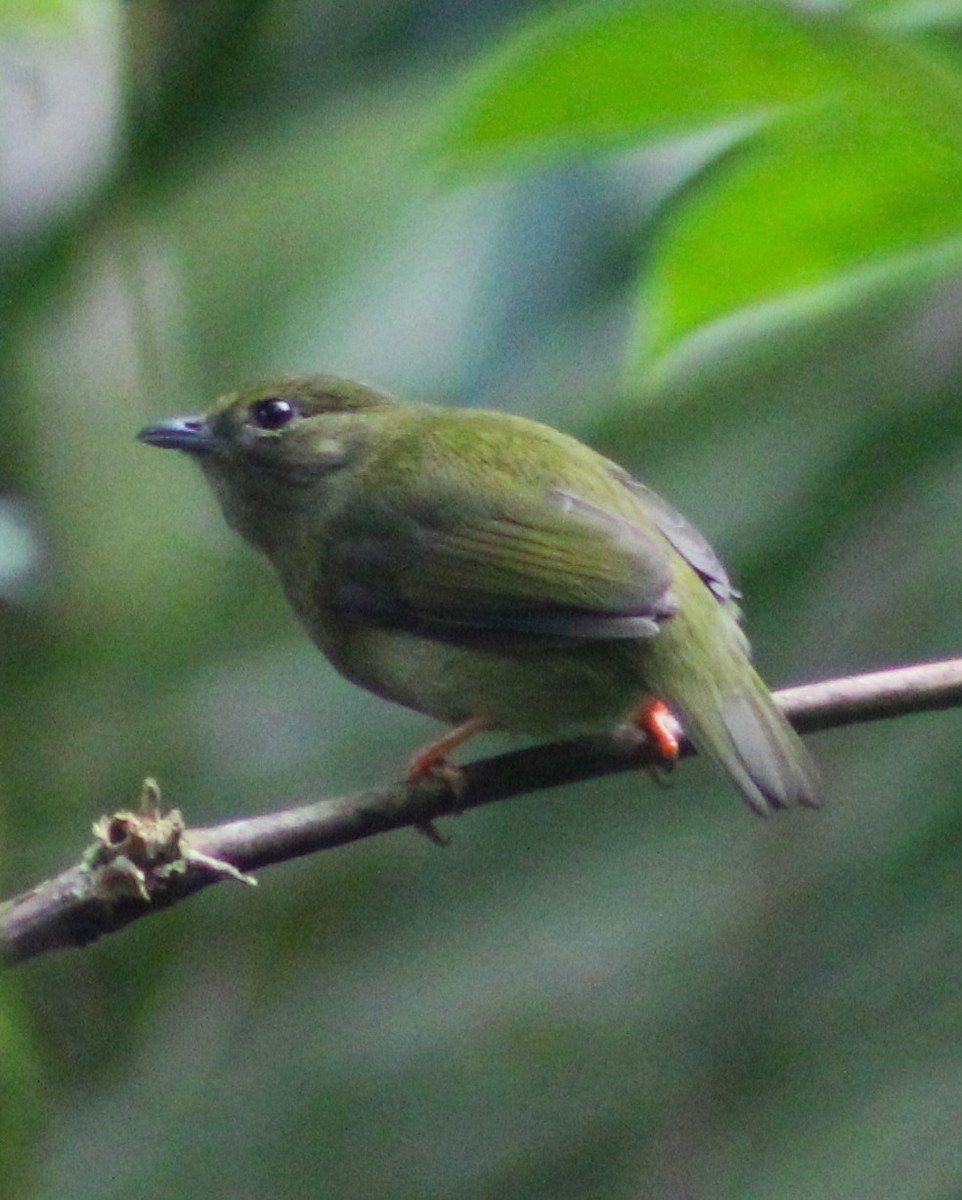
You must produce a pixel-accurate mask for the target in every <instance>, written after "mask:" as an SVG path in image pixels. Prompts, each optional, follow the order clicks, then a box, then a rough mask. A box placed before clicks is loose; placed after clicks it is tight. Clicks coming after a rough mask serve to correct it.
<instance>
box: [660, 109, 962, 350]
mask: <svg viewBox="0 0 962 1200" xmlns="http://www.w3.org/2000/svg"><path fill="white" fill-rule="evenodd" d="M955 132H957V130H954V131H953V133H955ZM960 194H962V154H960V152H959V149H958V148H957V146H956V145H955V144H954V142H953V140H952V139H943V138H940V137H938V136H936V135H935V134H934V133H933V132H932V130H931V128H927V127H926V126H925V125H924V124H923V123H922V122H920V121H918V120H916V119H914V117H913V116H911V115H906V114H905V113H904V112H901V113H900V112H899V111H898V109H897V108H895V107H894V106H893V107H892V108H890V109H888V111H885V110H884V109H883V106H882V105H868V104H866V103H862V104H850V105H849V106H848V107H847V108H845V109H843V110H837V109H831V110H828V111H824V112H822V113H820V114H818V116H817V117H816V116H809V117H808V118H807V119H806V120H805V121H797V122H794V123H791V124H782V125H780V126H778V127H777V128H773V129H771V130H769V131H767V132H766V133H765V134H764V135H763V136H761V137H760V138H758V139H757V141H756V142H755V143H754V144H752V145H751V146H748V147H745V148H744V149H743V151H742V152H741V153H740V154H736V155H732V156H730V159H729V160H728V161H727V162H726V163H725V165H724V169H723V170H719V171H718V172H717V173H716V174H715V175H714V176H713V177H712V178H711V179H710V180H708V181H707V182H705V183H704V184H703V186H701V187H700V188H696V189H694V190H693V191H692V192H691V193H690V194H689V196H688V197H687V199H686V200H685V202H684V203H683V204H681V205H679V206H677V207H676V208H675V209H674V210H673V211H672V213H671V214H670V216H669V217H668V219H667V220H666V223H665V226H664V228H663V230H662V233H661V235H660V236H659V238H658V240H657V242H656V246H655V249H654V253H653V255H652V257H651V259H650V261H649V264H648V270H647V272H646V275H645V277H644V280H643V282H642V293H643V296H644V298H645V301H646V304H645V306H644V307H645V309H646V311H645V313H644V314H643V318H642V320H643V321H644V328H643V330H642V331H641V334H640V341H641V343H642V344H643V345H644V357H646V358H647V359H648V361H649V363H650V362H651V360H653V359H657V358H658V356H660V355H663V354H665V353H667V352H668V351H670V350H671V349H672V348H673V347H676V346H677V344H678V343H679V342H680V340H681V339H683V338H685V337H686V336H688V335H690V334H692V333H694V332H695V331H696V330H701V331H702V332H703V333H704V332H705V331H706V327H708V326H711V325H712V324H713V323H719V322H723V321H727V322H728V326H727V328H726V329H725V330H716V331H715V332H716V334H717V335H720V336H723V337H724V338H726V339H730V338H732V337H734V338H737V337H738V336H740V335H746V334H757V333H759V332H767V331H769V330H770V329H771V326H772V323H773V322H774V323H775V324H781V323H784V322H789V323H791V322H795V321H801V320H807V319H811V318H813V317H817V318H820V319H824V318H826V317H828V316H831V315H832V314H833V313H834V312H836V311H838V310H839V309H840V308H842V307H845V306H848V305H850V304H852V303H853V302H854V301H855V300H856V299H858V298H859V297H865V296H866V295H870V294H872V293H873V292H877V291H878V290H879V289H880V288H892V287H919V286H921V285H924V284H926V283H928V282H930V281H931V280H933V279H937V278H941V277H944V276H945V275H946V274H948V273H950V272H952V271H954V270H957V269H958V268H959V266H960V263H962V212H960V209H959V205H958V197H959V195H960Z"/></svg>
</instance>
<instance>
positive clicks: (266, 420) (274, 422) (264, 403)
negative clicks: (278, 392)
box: [251, 396, 297, 429]
mask: <svg viewBox="0 0 962 1200" xmlns="http://www.w3.org/2000/svg"><path fill="white" fill-rule="evenodd" d="M296 415H297V409H296V408H295V407H294V404H293V403H292V401H290V400H284V399H283V398H282V397H280V396H268V397H267V398H266V399H264V400H258V401H257V402H256V403H254V404H252V405H251V419H252V420H253V422H254V424H255V425H257V426H258V428H260V429H281V428H283V426H285V425H287V424H289V423H290V422H291V421H292V420H293V419H294V417H295V416H296Z"/></svg>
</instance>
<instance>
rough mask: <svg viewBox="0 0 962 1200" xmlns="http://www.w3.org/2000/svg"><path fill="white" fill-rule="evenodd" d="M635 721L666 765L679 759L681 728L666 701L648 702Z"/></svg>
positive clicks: (642, 707)
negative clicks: (657, 750)
mask: <svg viewBox="0 0 962 1200" xmlns="http://www.w3.org/2000/svg"><path fill="white" fill-rule="evenodd" d="M635 720H636V722H637V724H638V727H639V728H640V729H643V730H644V731H645V733H647V734H648V736H649V737H650V738H651V739H652V741H653V742H654V743H655V745H656V746H657V747H658V749H659V750H660V751H661V753H662V757H663V758H664V759H665V760H666V765H671V764H672V763H674V761H675V759H676V758H677V757H678V748H679V742H680V739H681V726H680V725H679V724H678V720H677V718H676V717H675V715H674V713H672V711H671V709H670V708H669V707H668V705H667V704H666V703H665V702H664V700H648V701H646V703H645V704H643V705H642V706H641V709H640V710H639V712H638V715H637V717H636V718H635Z"/></svg>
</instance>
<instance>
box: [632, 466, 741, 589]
mask: <svg viewBox="0 0 962 1200" xmlns="http://www.w3.org/2000/svg"><path fill="white" fill-rule="evenodd" d="M614 473H615V477H616V478H617V479H618V480H619V482H620V483H621V484H622V485H623V486H624V487H625V488H627V489H628V491H629V492H631V493H632V495H633V496H635V497H636V498H637V500H638V502H639V503H640V504H641V505H642V506H643V508H644V509H645V511H646V512H647V514H648V515H649V516H650V517H651V519H652V521H654V523H655V524H656V525H657V526H658V528H659V529H660V530H661V532H662V533H663V534H664V536H665V537H666V538H667V539H668V541H669V542H671V544H672V546H673V547H674V549H675V550H676V551H677V552H678V553H679V554H680V555H681V556H682V558H684V559H685V560H686V561H687V562H688V564H689V565H690V566H691V567H693V568H694V569H695V570H696V571H697V572H698V574H699V575H700V576H701V577H702V579H703V580H704V582H705V584H706V585H707V586H708V588H710V589H711V591H712V592H713V593H714V594H715V596H716V597H717V598H718V599H719V600H721V601H722V602H725V601H728V600H737V599H739V598H740V596H741V593H740V592H739V591H738V590H737V589H736V588H735V587H734V586H733V584H732V581H731V579H729V577H728V572H727V571H726V570H725V568H724V567H723V566H722V564H721V563H720V562H719V560H718V555H717V554H716V553H715V551H714V550H713V549H712V548H711V546H710V545H709V543H708V540H707V538H705V537H704V535H703V534H701V533H699V531H698V530H697V529H696V528H695V526H694V525H692V523H691V522H690V521H689V520H687V518H685V517H683V516H682V515H681V513H680V512H676V511H675V509H673V508H672V507H671V505H670V504H669V503H668V502H667V501H665V500H662V498H661V496H659V495H658V494H657V493H656V492H653V491H652V490H651V489H650V488H647V487H645V485H644V484H643V483H639V482H638V480H637V479H633V478H632V477H631V476H630V475H629V474H628V473H627V472H626V471H622V470H621V469H620V468H616V469H615V472H614Z"/></svg>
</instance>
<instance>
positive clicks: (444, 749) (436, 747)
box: [407, 717, 490, 846]
mask: <svg viewBox="0 0 962 1200" xmlns="http://www.w3.org/2000/svg"><path fill="white" fill-rule="evenodd" d="M489 728H490V723H489V722H488V721H486V720H485V718H484V717H472V718H471V719H470V720H469V721H464V722H463V723H462V724H460V725H456V726H455V727H454V728H453V729H449V730H448V732H447V733H446V734H445V735H444V736H443V737H439V738H438V739H437V740H436V741H434V742H429V743H428V744H427V745H426V746H422V747H421V749H420V750H418V752H417V753H416V754H415V755H414V756H413V757H412V758H411V761H410V762H409V763H408V773H407V781H408V783H415V782H417V780H419V779H425V778H427V777H428V776H430V777H431V778H433V779H440V780H441V781H442V782H443V783H446V784H447V786H448V787H449V788H450V789H451V792H452V793H453V795H454V797H455V800H457V798H458V797H459V796H460V795H461V794H462V793H463V791H464V788H465V781H464V768H463V767H459V766H458V765H457V763H453V762H451V760H450V759H449V758H448V754H449V752H450V751H451V750H455V749H457V747H458V746H461V745H463V743H464V742H466V741H467V740H468V739H469V738H472V737H474V735H475V734H476V733H481V732H483V731H484V730H485V729H489ZM414 828H415V829H416V830H417V831H418V832H419V833H423V834H424V836H425V837H426V838H427V839H428V840H429V841H431V842H433V843H434V844H435V846H446V845H447V844H448V840H449V839H448V838H446V837H442V836H441V834H440V833H438V831H437V829H436V828H435V826H434V822H433V821H419V822H418V823H417V824H416V825H415V826H414Z"/></svg>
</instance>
